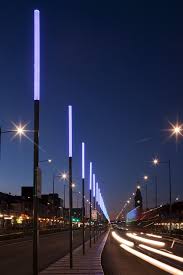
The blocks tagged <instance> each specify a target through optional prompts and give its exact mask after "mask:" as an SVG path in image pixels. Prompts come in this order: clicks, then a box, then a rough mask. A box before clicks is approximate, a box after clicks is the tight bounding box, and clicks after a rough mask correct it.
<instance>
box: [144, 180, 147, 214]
mask: <svg viewBox="0 0 183 275" xmlns="http://www.w3.org/2000/svg"><path fill="white" fill-rule="evenodd" d="M144 181H145V187H146V210H147V209H148V198H147V181H148V176H144Z"/></svg>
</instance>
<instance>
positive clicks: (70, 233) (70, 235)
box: [68, 106, 73, 268]
mask: <svg viewBox="0 0 183 275" xmlns="http://www.w3.org/2000/svg"><path fill="white" fill-rule="evenodd" d="M68 116H69V243H70V268H72V267H73V257H72V256H73V255H72V242H73V231H72V207H73V206H72V106H68Z"/></svg>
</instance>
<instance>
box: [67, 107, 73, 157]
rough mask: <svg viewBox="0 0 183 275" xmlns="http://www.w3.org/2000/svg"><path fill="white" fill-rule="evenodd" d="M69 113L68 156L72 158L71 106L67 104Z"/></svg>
mask: <svg viewBox="0 0 183 275" xmlns="http://www.w3.org/2000/svg"><path fill="white" fill-rule="evenodd" d="M68 115H69V157H70V158H72V106H71V105H69V106H68Z"/></svg>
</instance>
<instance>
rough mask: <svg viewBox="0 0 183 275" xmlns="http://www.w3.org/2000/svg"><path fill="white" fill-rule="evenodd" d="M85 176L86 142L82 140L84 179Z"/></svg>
mask: <svg viewBox="0 0 183 275" xmlns="http://www.w3.org/2000/svg"><path fill="white" fill-rule="evenodd" d="M84 178H85V144H84V142H82V179H84Z"/></svg>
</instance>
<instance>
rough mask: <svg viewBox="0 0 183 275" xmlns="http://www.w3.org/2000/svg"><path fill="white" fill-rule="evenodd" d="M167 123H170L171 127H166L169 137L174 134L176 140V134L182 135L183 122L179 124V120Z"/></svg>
mask: <svg viewBox="0 0 183 275" xmlns="http://www.w3.org/2000/svg"><path fill="white" fill-rule="evenodd" d="M169 124H170V125H171V128H170V129H168V131H169V132H170V137H172V136H175V138H176V141H177V139H178V136H183V124H180V123H179V122H176V124H173V123H171V122H169Z"/></svg>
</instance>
